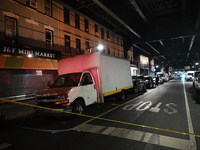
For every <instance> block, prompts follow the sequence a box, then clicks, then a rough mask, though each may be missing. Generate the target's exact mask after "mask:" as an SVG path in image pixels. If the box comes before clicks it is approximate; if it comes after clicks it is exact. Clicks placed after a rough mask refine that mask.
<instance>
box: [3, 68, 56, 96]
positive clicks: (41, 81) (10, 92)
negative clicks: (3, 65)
mask: <svg viewBox="0 0 200 150" xmlns="http://www.w3.org/2000/svg"><path fill="white" fill-rule="evenodd" d="M57 75H58V74H57V70H39V73H38V70H22V69H0V98H7V99H13V100H20V99H21V100H23V99H27V98H31V97H33V96H34V95H35V93H36V92H38V91H39V90H42V89H45V88H47V87H48V82H49V81H50V82H52V81H53V80H54V79H55V78H56V77H57Z"/></svg>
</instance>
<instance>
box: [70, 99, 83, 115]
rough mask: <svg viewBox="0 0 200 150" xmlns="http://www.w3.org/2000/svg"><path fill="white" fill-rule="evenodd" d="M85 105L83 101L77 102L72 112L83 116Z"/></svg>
mask: <svg viewBox="0 0 200 150" xmlns="http://www.w3.org/2000/svg"><path fill="white" fill-rule="evenodd" d="M84 108H85V105H84V103H83V102H82V101H80V100H77V101H75V103H74V106H73V110H72V112H74V113H79V114H82V113H83V111H84Z"/></svg>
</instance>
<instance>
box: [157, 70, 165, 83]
mask: <svg viewBox="0 0 200 150" xmlns="http://www.w3.org/2000/svg"><path fill="white" fill-rule="evenodd" d="M156 75H157V76H159V78H160V83H164V82H166V81H167V79H166V77H165V74H164V73H163V72H157V73H156Z"/></svg>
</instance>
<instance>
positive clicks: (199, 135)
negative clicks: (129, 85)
mask: <svg viewBox="0 0 200 150" xmlns="http://www.w3.org/2000/svg"><path fill="white" fill-rule="evenodd" d="M0 101H4V102H8V103H15V104H19V105H25V106H30V107H36V108H40V109H46V110H52V111H58V112H62V113H67V114H73V115H78V116H82V117H87V118H92V119H98V120H104V121H109V122H115V123H120V124H126V125H131V126H137V127H142V128H149V129H155V130H160V131H166V132H172V133H178V134H183V135H192V136H196V137H200V134H194V133H188V132H183V131H176V130H170V129H164V128H157V127H152V126H147V125H141V124H135V123H130V122H124V121H119V120H112V119H106V118H101V117H95V116H90V115H85V114H79V113H74V112H68V111H62V110H57V109H53V108H48V107H42V106H37V105H33V104H28V103H23V102H17V101H12V100H8V99H2V98H0Z"/></svg>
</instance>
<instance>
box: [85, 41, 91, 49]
mask: <svg viewBox="0 0 200 150" xmlns="http://www.w3.org/2000/svg"><path fill="white" fill-rule="evenodd" d="M85 47H86V50H89V49H90V43H89V42H85Z"/></svg>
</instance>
